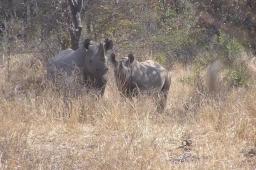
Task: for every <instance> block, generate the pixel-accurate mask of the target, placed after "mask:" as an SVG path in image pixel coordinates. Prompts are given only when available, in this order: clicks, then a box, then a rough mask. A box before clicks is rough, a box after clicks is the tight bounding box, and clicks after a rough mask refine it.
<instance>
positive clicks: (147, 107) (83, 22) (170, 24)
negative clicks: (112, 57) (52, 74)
mask: <svg viewBox="0 0 256 170" xmlns="http://www.w3.org/2000/svg"><path fill="white" fill-rule="evenodd" d="M255 37H256V2H254V1H253V0H242V1H237V0H215V1H212V0H201V1H199V0H187V1H186V0H108V1H104V0H98V1H95V0H66V1H65V0H59V1H55V0H44V1H39V0H0V169H255V168H256V100H255V98H256V85H255V77H256V63H255V55H256V41H255V40H256V39H255ZM86 38H91V39H93V40H95V41H102V40H104V39H105V38H110V39H112V40H113V42H114V52H115V54H116V56H117V57H123V56H127V55H128V54H129V53H130V52H132V53H133V54H134V55H135V56H136V58H137V59H138V60H140V61H143V60H146V59H152V60H154V61H157V62H158V63H160V64H162V65H163V66H164V67H165V68H167V69H168V70H169V72H170V73H171V88H170V92H169V95H168V102H167V107H166V109H165V111H163V112H161V113H159V112H157V110H156V105H155V104H154V101H153V99H152V98H150V97H147V96H143V95H142V96H139V97H138V98H133V99H132V100H130V99H126V98H124V97H122V96H121V95H120V93H119V92H118V90H117V88H116V84H115V80H114V77H113V70H112V69H111V66H109V67H110V69H109V73H108V83H107V88H106V91H105V94H104V96H103V97H101V98H97V97H95V95H94V94H93V93H92V92H88V90H87V89H86V88H83V87H81V89H82V90H81V93H80V95H78V96H74V95H70V94H69V93H67V91H65V92H63V91H59V90H58V89H57V88H56V87H55V86H53V85H52V84H51V83H50V82H49V81H48V80H47V79H46V76H45V75H46V63H47V61H48V60H49V59H50V58H52V57H54V56H55V55H56V54H57V53H58V52H59V51H60V50H63V49H66V48H73V49H75V48H77V46H78V45H79V43H80V42H82V41H83V40H84V39H86ZM68 92H69V91H68Z"/></svg>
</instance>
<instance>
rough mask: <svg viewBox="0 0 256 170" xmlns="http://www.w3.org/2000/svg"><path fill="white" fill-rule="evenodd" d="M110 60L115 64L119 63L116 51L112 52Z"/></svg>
mask: <svg viewBox="0 0 256 170" xmlns="http://www.w3.org/2000/svg"><path fill="white" fill-rule="evenodd" d="M110 60H111V63H112V64H113V65H116V64H117V61H116V55H115V54H114V53H112V54H111V56H110Z"/></svg>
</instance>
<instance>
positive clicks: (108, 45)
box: [104, 38, 113, 51]
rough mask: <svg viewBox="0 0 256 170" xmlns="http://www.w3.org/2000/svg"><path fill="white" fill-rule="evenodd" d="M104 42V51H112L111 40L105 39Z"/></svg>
mask: <svg viewBox="0 0 256 170" xmlns="http://www.w3.org/2000/svg"><path fill="white" fill-rule="evenodd" d="M104 42H105V44H104V49H105V50H106V51H108V50H111V49H113V41H112V40H110V39H108V38H106V39H105V41H104Z"/></svg>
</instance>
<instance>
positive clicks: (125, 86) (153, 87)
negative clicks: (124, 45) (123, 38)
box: [111, 54, 171, 110]
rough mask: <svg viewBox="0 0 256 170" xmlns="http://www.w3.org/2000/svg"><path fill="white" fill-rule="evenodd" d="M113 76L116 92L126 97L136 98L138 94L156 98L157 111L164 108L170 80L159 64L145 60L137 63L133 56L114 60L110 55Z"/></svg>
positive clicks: (112, 55)
mask: <svg viewBox="0 0 256 170" xmlns="http://www.w3.org/2000/svg"><path fill="white" fill-rule="evenodd" d="M111 62H112V64H113V66H114V75H115V79H116V84H117V87H118V90H119V91H120V92H121V93H122V94H123V95H124V96H126V97H132V96H137V95H138V94H139V93H142V94H149V95H153V96H155V97H158V99H159V101H158V102H159V103H158V110H163V109H164V108H165V106H166V102H167V96H168V93H169V89H170V84H171V79H170V75H169V72H168V71H167V70H166V69H165V68H164V67H163V66H161V65H160V64H158V63H156V62H154V61H152V60H146V61H144V62H139V61H137V60H136V59H135V58H134V56H133V54H129V55H128V57H123V58H121V59H120V60H116V57H115V54H111Z"/></svg>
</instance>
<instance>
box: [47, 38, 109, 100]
mask: <svg viewBox="0 0 256 170" xmlns="http://www.w3.org/2000/svg"><path fill="white" fill-rule="evenodd" d="M112 49H113V42H112V40H109V39H106V40H105V41H104V43H96V42H94V41H91V40H90V39H86V40H84V42H83V43H82V45H80V47H79V48H78V49H77V50H72V49H66V50H63V51H61V52H60V53H59V54H58V55H56V56H55V57H54V58H52V59H50V60H49V61H48V64H47V78H48V79H50V80H53V82H55V83H56V82H57V80H58V79H59V77H60V76H58V75H61V76H62V78H63V77H64V78H63V79H64V81H65V82H62V80H63V79H61V82H62V83H67V80H69V82H68V83H70V84H72V83H73V81H75V79H74V77H76V78H78V80H79V82H80V83H82V84H84V85H87V86H89V85H90V87H92V88H94V89H96V90H97V91H98V92H100V95H103V94H104V91H105V86H106V83H107V79H106V73H107V71H108V67H107V65H106V58H109V56H106V54H108V55H111V53H112V52H113V51H112Z"/></svg>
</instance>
